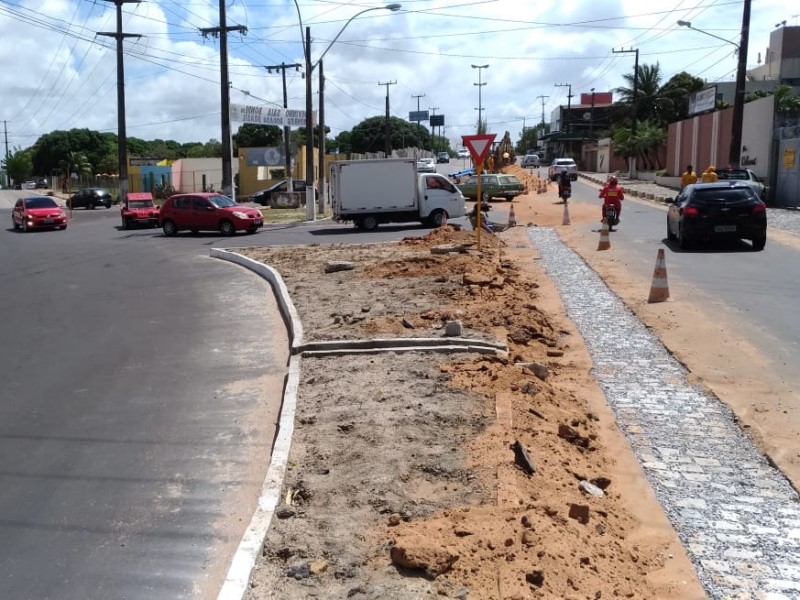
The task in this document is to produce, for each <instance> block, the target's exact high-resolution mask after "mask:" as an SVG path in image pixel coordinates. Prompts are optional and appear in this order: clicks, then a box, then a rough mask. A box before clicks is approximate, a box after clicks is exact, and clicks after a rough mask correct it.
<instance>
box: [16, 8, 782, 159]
mask: <svg viewBox="0 0 800 600" xmlns="http://www.w3.org/2000/svg"><path fill="white" fill-rule="evenodd" d="M298 1H299V3H300V9H301V11H302V17H303V20H304V23H305V25H308V26H310V27H311V33H312V37H313V43H312V60H314V61H315V60H316V59H317V58H318V56H319V54H320V53H321V52H322V51H323V50H324V49H325V48H326V47H327V46H328V44H329V43H330V41H331V40H332V39H333V38H334V37H335V35H336V34H337V32H338V31H339V30H340V29H341V28H342V26H343V25H344V24H345V23H346V22H347V20H348V19H349V18H350V17H352V16H353V15H355V14H356V13H358V12H359V11H361V10H364V9H365V8H370V7H378V6H382V4H381V3H379V2H372V1H366V0H359V1H358V2H356V1H349V2H348V1H343V2H335V1H331V0H326V1H323V0H298ZM401 3H402V4H403V8H402V9H401V10H400V11H399V12H397V13H390V12H389V11H383V10H374V11H370V12H368V13H366V14H364V15H361V16H359V17H358V18H356V19H354V20H353V21H352V22H350V24H349V25H348V26H347V28H346V30H345V31H344V32H343V33H342V35H341V37H340V38H339V40H338V42H337V43H335V44H334V45H333V46H332V47H331V49H330V51H329V52H328V54H327V55H326V57H325V61H324V68H325V75H326V77H327V85H326V99H327V102H326V121H327V124H328V125H329V126H330V127H331V128H332V129H333V132H332V134H333V135H335V134H336V133H337V132H339V131H341V130H346V129H350V128H352V127H353V125H355V124H356V123H358V122H359V121H361V120H363V119H364V118H367V117H370V116H375V115H381V114H383V112H384V96H385V92H386V88H385V87H384V86H380V85H378V83H379V82H383V81H397V85H393V86H390V90H389V92H390V99H391V109H392V114H394V115H395V116H399V117H402V118H407V117H408V112H409V111H411V110H416V108H417V101H416V100H415V99H414V98H413V97H412V95H415V94H425V97H424V98H422V99H421V101H420V108H422V109H427V108H429V107H434V106H437V107H439V108H438V110H437V111H436V112H437V114H445V118H446V123H447V129H446V133H447V135H448V137H450V138H451V140H457V139H458V138H459V137H460V136H461V135H463V134H468V133H471V132H473V131H474V127H475V123H476V121H477V111H476V110H474V109H475V107H477V105H478V88H477V87H476V86H475V85H474V83H476V82H477V71H476V70H474V69H472V68H471V67H470V65H471V64H489V65H490V67H489V68H488V69H486V70H484V71H483V73H482V77H483V81H485V82H486V83H487V85H486V86H483V87H482V89H481V93H482V106H483V108H484V109H485V112H484V115H485V117H487V118H488V121H489V123H490V129H491V130H492V131H494V132H496V133H497V134H498V135H502V134H503V132H504V131H505V130H509V131H511V133H512V138H513V139H515V140H516V139H517V137H518V134H519V131H520V129H521V127H522V124H523V120H524V122H525V123H526V124H528V125H532V124H535V123H536V122H538V121H539V120H540V118H541V113H542V106H541V101H540V100H539V99H537V96H542V95H543V96H548V98H547V100H546V104H545V116H546V118H548V119H549V115H550V112H551V110H552V109H553V108H554V107H555V106H557V105H558V104H560V103H562V104H566V94H567V88H561V87H555V86H554V84H556V83H571V84H572V92H573V94H574V95H575V96H576V97H578V96H579V94H580V93H581V92H584V93H586V92H588V91H589V89H590V88H592V87H593V88H595V89H596V90H597V91H605V90H611V89H613V88H614V87H617V86H619V85H621V84H622V83H623V81H622V77H621V76H622V74H623V73H629V72H631V71H632V70H633V56H632V55H628V54H612V53H611V49H612V48H618V49H619V48H622V47H625V48H628V47H636V48H639V50H640V63H642V64H643V63H654V62H656V61H658V62H659V63H660V64H661V67H662V72H663V73H664V74H665V75H666V77H669V76H671V75H673V74H675V73H678V72H680V71H682V70H686V71H688V72H689V73H692V74H695V75H698V76H700V77H704V78H706V79H708V80H712V81H713V80H717V79H723V80H731V79H732V78H733V76H734V73H735V68H736V58H735V57H734V56H733V50H734V48H733V46H732V45H731V44H725V43H724V42H721V41H719V40H715V39H713V38H711V37H708V36H705V35H703V34H702V33H698V32H696V31H689V30H687V29H685V28H679V27H677V26H676V21H677V20H678V19H683V20H688V21H691V22H692V24H693V25H694V26H695V27H696V28H699V29H705V30H706V31H708V32H710V33H713V34H714V35H718V36H721V37H724V38H726V39H729V40H732V41H733V42H734V43H738V32H739V30H740V27H741V12H742V2H741V1H739V2H734V1H731V0H683V1H680V0H677V1H676V0H670V1H667V0H650V2H647V3H641V2H638V1H633V0H607V1H606V0H604V1H603V2H597V1H595V2H589V1H587V0H567V1H563V0H562V1H561V2H554V1H546V0H543V1H540V2H523V1H519V0H494V1H472V2H470V1H469V0H467V1H464V0H452V1H441V0H406V2H401ZM228 10H229V14H228V24H229V25H245V26H247V27H248V32H247V35H245V36H240V35H239V34H235V33H232V34H231V35H230V36H229V52H230V79H231V81H232V85H233V89H232V90H231V101H232V102H238V103H257V101H256V100H254V98H263V99H266V100H268V101H271V102H274V103H277V104H282V102H283V99H282V89H281V78H280V75H279V74H278V75H276V74H274V73H273V74H268V73H267V72H266V70H265V69H263V68H262V67H263V66H264V65H268V64H280V63H281V62H285V63H294V62H299V63H302V62H303V50H302V46H301V44H300V34H301V29H300V27H299V24H298V20H297V10H296V8H295V4H294V2H293V1H283V2H280V3H278V2H276V1H275V0H234V1H233V2H231V3H229V9H228ZM784 13H787V9H786V3H785V1H784V0H759V1H758V2H754V3H753V10H752V17H751V25H750V52H749V57H748V65H749V66H755V63H756V56H757V54H758V52H762V53H763V51H764V49H765V48H766V46H767V43H768V40H769V33H770V31H772V30H773V28H774V25H775V23H776V22H778V21H780V20H783V19H789V23H788V24H789V25H795V24H797V23H795V22H793V21H792V15H791V14H788V13H787V14H784ZM218 19H219V14H218V3H217V2H216V0H187V1H186V2H183V1H178V0H148V1H147V2H142V3H139V4H126V5H125V6H124V18H123V23H124V30H125V31H126V32H130V33H140V34H142V35H143V36H144V37H142V38H141V39H140V40H126V42H125V48H126V55H125V73H126V108H127V110H126V115H127V124H128V135H130V136H136V137H142V138H145V139H154V138H164V139H176V140H178V141H181V142H188V141H206V140H208V139H211V138H219V137H220V117H219V110H220V109H219V106H220V92H219V83H218V82H219V78H220V76H219V43H218V40H216V39H214V38H208V39H205V38H203V37H202V36H201V35H200V33H199V31H198V30H199V28H203V27H205V28H208V27H215V26H216V25H217V24H218ZM794 20H795V21H796V20H797V19H796V18H795V19H794ZM115 26H116V24H115V15H114V6H113V4H112V3H110V2H108V3H107V2H88V1H86V0H45V1H35V0H27V1H23V2H15V1H14V0H12V2H11V3H3V4H0V35H2V37H3V40H4V43H3V45H2V48H0V85H2V89H3V104H2V109H0V118H2V119H4V120H7V121H8V131H9V142H10V144H11V145H13V146H16V145H21V146H27V145H30V144H32V143H33V142H34V141H35V140H36V139H37V137H38V136H39V135H41V134H44V133H47V132H49V131H52V130H55V129H69V128H72V127H89V128H91V129H100V130H109V131H116V123H117V116H116V111H117V109H116V94H117V92H116V62H115V60H116V59H115V52H114V44H115V42H114V40H113V39H112V38H107V37H96V36H95V33H96V32H98V31H113V30H114V29H115ZM313 82H314V85H313V87H314V90H315V98H314V102H315V104H316V102H317V96H316V90H317V74H316V73H315V74H314V77H313ZM287 83H288V90H289V98H290V101H289V102H290V106H292V107H295V108H304V107H305V99H304V98H305V82H304V80H303V79H302V77H301V73H296V72H295V71H293V70H292V71H289V72H288V73H287ZM241 90H246V91H248V92H249V93H250V96H246V95H245V94H244V93H243V92H242V91H241ZM573 101H577V100H576V99H573ZM235 127H236V124H234V128H235Z"/></svg>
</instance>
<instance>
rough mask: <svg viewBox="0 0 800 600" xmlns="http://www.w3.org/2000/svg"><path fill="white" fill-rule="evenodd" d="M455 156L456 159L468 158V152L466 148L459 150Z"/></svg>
mask: <svg viewBox="0 0 800 600" xmlns="http://www.w3.org/2000/svg"><path fill="white" fill-rule="evenodd" d="M456 155H457V156H458V158H469V150H467V149H466V148H459V149H458V151H457V152H456Z"/></svg>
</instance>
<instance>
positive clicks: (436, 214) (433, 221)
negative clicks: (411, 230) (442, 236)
mask: <svg viewBox="0 0 800 600" xmlns="http://www.w3.org/2000/svg"><path fill="white" fill-rule="evenodd" d="M428 223H429V224H430V225H431V227H441V226H442V225H446V224H447V213H446V212H444V211H443V210H442V209H437V210H435V211H433V212H432V213H431V214H430V216H429V217H428Z"/></svg>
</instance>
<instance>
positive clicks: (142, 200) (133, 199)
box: [119, 192, 158, 229]
mask: <svg viewBox="0 0 800 600" xmlns="http://www.w3.org/2000/svg"><path fill="white" fill-rule="evenodd" d="M119 212H120V217H121V218H122V227H123V229H131V228H132V227H135V226H138V225H147V226H148V227H158V207H157V206H156V205H155V204H154V203H153V195H152V194H151V193H150V192H130V193H128V196H127V198H125V200H124V201H123V202H122V204H120V207H119Z"/></svg>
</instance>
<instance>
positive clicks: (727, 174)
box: [717, 167, 767, 202]
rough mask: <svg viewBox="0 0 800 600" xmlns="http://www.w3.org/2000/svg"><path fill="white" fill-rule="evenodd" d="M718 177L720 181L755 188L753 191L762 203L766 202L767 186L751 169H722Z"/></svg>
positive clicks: (718, 172)
mask: <svg viewBox="0 0 800 600" xmlns="http://www.w3.org/2000/svg"><path fill="white" fill-rule="evenodd" d="M717 177H718V178H719V180H720V181H741V182H742V183H745V184H747V185H748V186H750V187H751V188H753V191H754V192H755V193H756V194H757V195H758V197H759V199H760V200H761V201H762V202H766V191H767V190H766V186H765V185H764V183H763V182H762V181H761V180H760V179H759V178H758V175H756V174H755V173H753V172H752V171H751V170H750V169H735V168H733V167H729V168H727V169H720V170H719V171H717Z"/></svg>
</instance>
